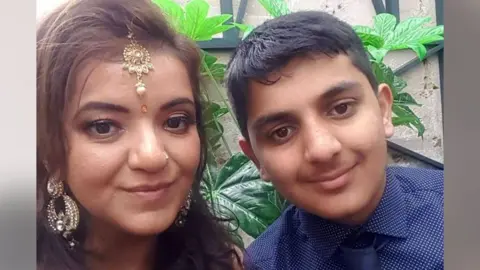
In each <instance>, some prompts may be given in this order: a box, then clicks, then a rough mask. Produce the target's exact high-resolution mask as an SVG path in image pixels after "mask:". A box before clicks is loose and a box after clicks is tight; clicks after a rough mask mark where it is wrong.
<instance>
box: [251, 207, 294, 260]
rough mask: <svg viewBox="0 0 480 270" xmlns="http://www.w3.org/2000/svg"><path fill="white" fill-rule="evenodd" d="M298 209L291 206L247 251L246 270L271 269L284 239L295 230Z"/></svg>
mask: <svg viewBox="0 0 480 270" xmlns="http://www.w3.org/2000/svg"><path fill="white" fill-rule="evenodd" d="M296 211H297V208H296V207H295V206H293V205H290V206H289V207H287V209H285V211H284V212H283V213H282V214H281V215H280V216H279V217H278V218H277V219H276V220H275V222H273V223H272V224H271V225H270V226H268V228H267V229H266V230H265V231H264V232H263V233H262V234H261V235H260V236H258V237H257V238H256V239H255V240H254V241H253V242H252V243H251V244H250V245H249V246H248V247H247V249H246V252H245V255H244V260H245V266H246V268H245V269H271V267H272V263H273V262H274V260H275V257H276V254H277V247H278V246H279V243H280V241H281V240H282V238H283V237H284V236H285V235H287V234H290V233H291V232H292V231H294V230H295V223H296V221H295V214H296Z"/></svg>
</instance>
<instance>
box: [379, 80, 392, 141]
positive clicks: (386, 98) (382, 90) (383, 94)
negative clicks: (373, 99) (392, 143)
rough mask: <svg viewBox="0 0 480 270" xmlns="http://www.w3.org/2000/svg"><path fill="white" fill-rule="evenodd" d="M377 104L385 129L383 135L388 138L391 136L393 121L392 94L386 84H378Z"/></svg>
mask: <svg viewBox="0 0 480 270" xmlns="http://www.w3.org/2000/svg"><path fill="white" fill-rule="evenodd" d="M377 97H378V105H379V106H380V113H381V114H382V120H383V128H384V130H385V136H386V137H387V138H390V137H392V136H393V131H394V127H393V123H392V104H393V96H392V90H391V89H390V86H388V84H385V83H382V84H380V85H379V86H378V92H377Z"/></svg>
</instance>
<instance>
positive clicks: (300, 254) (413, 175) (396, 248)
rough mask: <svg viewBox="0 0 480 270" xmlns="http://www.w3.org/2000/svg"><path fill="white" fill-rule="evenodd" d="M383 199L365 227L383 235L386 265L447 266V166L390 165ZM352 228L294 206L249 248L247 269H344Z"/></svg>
mask: <svg viewBox="0 0 480 270" xmlns="http://www.w3.org/2000/svg"><path fill="white" fill-rule="evenodd" d="M386 175H387V177H386V178H387V184H386V188H385V192H384V194H383V197H382V199H381V200H380V203H379V205H378V207H377V209H376V210H375V212H374V213H373V215H372V217H371V218H370V220H369V221H368V222H367V223H365V224H364V225H363V229H364V230H366V231H368V232H371V233H375V234H380V235H383V236H384V237H386V238H388V240H389V241H388V243H387V244H386V245H385V246H384V247H383V248H382V249H381V250H380V251H379V255H378V256H379V258H380V263H381V265H382V269H387V270H390V269H392V270H440V269H443V250H444V247H443V171H441V170H431V169H420V168H408V167H389V168H387V173H386ZM352 230H353V229H352V228H347V227H346V226H342V225H338V224H334V223H332V222H328V221H326V220H324V219H321V218H319V217H317V216H314V215H311V214H308V213H307V212H305V211H303V210H301V209H298V208H296V207H295V206H290V207H289V208H287V209H286V210H285V212H284V213H283V214H282V215H281V216H280V217H279V218H278V219H277V220H276V221H275V222H274V223H273V224H272V225H271V226H270V227H269V228H267V230H266V231H265V232H264V233H263V234H262V235H260V236H259V237H258V238H257V239H256V240H255V241H254V242H253V243H252V244H251V245H250V246H249V247H248V248H247V250H246V252H245V256H244V260H245V269H246V270H253V269H255V270H297V269H298V270H342V269H344V266H343V265H342V262H341V255H340V252H339V246H340V244H341V243H342V242H343V241H344V240H345V239H346V237H347V236H348V235H349V234H350V233H351V232H352Z"/></svg>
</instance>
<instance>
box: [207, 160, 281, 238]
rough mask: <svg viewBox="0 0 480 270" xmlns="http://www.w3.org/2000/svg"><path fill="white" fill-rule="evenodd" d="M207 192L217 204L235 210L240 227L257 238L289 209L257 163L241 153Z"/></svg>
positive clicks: (222, 171)
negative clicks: (285, 208)
mask: <svg viewBox="0 0 480 270" xmlns="http://www.w3.org/2000/svg"><path fill="white" fill-rule="evenodd" d="M205 193H207V194H208V193H211V194H213V195H212V196H213V198H212V199H213V202H214V203H215V205H218V206H220V207H219V208H220V209H222V208H223V209H228V210H229V211H231V212H232V213H233V215H234V216H235V217H236V218H237V219H238V221H239V225H240V228H241V229H242V230H243V231H244V232H245V233H247V234H248V235H250V236H252V237H254V238H256V237H258V236H259V235H260V234H261V233H262V232H263V231H264V230H265V229H266V228H267V227H268V226H269V225H270V224H271V223H273V221H275V219H277V218H278V216H280V214H281V212H282V211H283V209H284V207H285V203H284V200H283V199H281V198H280V199H279V194H278V193H277V192H276V191H275V189H274V187H273V186H272V185H271V184H270V183H267V182H264V181H262V180H261V179H260V175H259V172H258V170H257V168H256V167H255V165H254V164H253V162H251V161H250V160H249V159H248V157H246V156H245V155H243V154H241V153H237V154H235V155H233V156H232V157H231V158H230V160H228V161H227V163H226V164H225V165H224V166H223V167H222V168H221V169H220V171H219V173H218V177H217V178H216V180H215V185H214V186H213V188H212V190H211V191H209V192H205ZM227 212H228V211H227ZM225 214H228V213H225Z"/></svg>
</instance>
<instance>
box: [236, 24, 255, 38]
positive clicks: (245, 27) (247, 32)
mask: <svg viewBox="0 0 480 270" xmlns="http://www.w3.org/2000/svg"><path fill="white" fill-rule="evenodd" d="M233 25H235V27H237V28H238V29H239V30H240V31H241V32H243V35H242V39H245V38H246V37H248V35H250V33H251V32H252V31H253V29H255V27H253V25H248V24H242V23H233Z"/></svg>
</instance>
